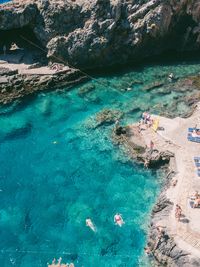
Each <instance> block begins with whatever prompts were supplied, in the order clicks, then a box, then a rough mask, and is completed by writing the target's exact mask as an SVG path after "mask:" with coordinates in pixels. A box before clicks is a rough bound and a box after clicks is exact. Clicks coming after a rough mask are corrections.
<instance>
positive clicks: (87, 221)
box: [85, 218, 96, 232]
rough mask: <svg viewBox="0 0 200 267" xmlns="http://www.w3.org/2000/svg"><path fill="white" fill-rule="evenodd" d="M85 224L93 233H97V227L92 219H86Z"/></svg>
mask: <svg viewBox="0 0 200 267" xmlns="http://www.w3.org/2000/svg"><path fill="white" fill-rule="evenodd" d="M85 223H86V226H88V227H90V229H91V230H92V231H93V232H96V227H95V226H94V224H93V222H92V221H91V219H90V218H88V219H86V220H85Z"/></svg>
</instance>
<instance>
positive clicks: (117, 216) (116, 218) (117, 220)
mask: <svg viewBox="0 0 200 267" xmlns="http://www.w3.org/2000/svg"><path fill="white" fill-rule="evenodd" d="M114 222H115V224H116V225H119V226H120V227H122V225H123V224H124V223H125V222H124V221H123V219H122V216H121V214H119V213H117V214H115V216H114Z"/></svg>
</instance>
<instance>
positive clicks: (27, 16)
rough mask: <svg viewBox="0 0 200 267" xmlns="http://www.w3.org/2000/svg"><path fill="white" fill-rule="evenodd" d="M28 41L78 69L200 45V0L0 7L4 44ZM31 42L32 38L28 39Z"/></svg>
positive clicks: (93, 0)
mask: <svg viewBox="0 0 200 267" xmlns="http://www.w3.org/2000/svg"><path fill="white" fill-rule="evenodd" d="M27 39H28V40H31V41H32V42H33V43H35V44H37V46H39V47H43V48H44V49H45V50H46V53H47V57H48V58H49V59H50V60H51V61H58V58H59V59H60V60H64V61H66V62H68V63H69V64H72V65H73V66H76V67H79V68H85V69H87V68H93V67H102V66H109V65H113V64H124V63H127V62H128V61H137V60H140V59H143V58H145V57H148V56H152V55H156V54H159V53H161V52H163V51H166V50H171V49H172V50H176V51H186V50H193V51H194V50H199V48H200V1H199V0H179V1H177V0H151V1H148V0H34V1H33V0H26V1H25V0H24V1H19V2H17V1H14V4H6V5H1V7H0V40H1V41H0V47H1V49H2V48H3V45H4V44H5V43H6V44H7V45H8V46H9V45H10V44H11V42H15V43H17V44H18V46H20V47H23V46H27V45H28V41H27ZM29 44H30V43H29Z"/></svg>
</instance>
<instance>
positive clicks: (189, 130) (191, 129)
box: [188, 128, 200, 133]
mask: <svg viewBox="0 0 200 267" xmlns="http://www.w3.org/2000/svg"><path fill="white" fill-rule="evenodd" d="M194 129H196V130H197V131H200V129H197V128H188V132H189V133H192V132H193V130H194Z"/></svg>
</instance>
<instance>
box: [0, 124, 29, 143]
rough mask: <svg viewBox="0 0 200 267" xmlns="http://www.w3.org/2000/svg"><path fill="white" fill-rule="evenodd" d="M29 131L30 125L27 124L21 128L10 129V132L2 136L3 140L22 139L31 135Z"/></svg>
mask: <svg viewBox="0 0 200 267" xmlns="http://www.w3.org/2000/svg"><path fill="white" fill-rule="evenodd" d="M31 130H32V124H31V123H27V124H26V125H24V126H23V127H21V128H16V129H12V130H11V131H10V132H7V133H5V134H3V140H4V141H8V140H14V139H21V138H24V137H26V136H28V135H29V134H30V133H31Z"/></svg>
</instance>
